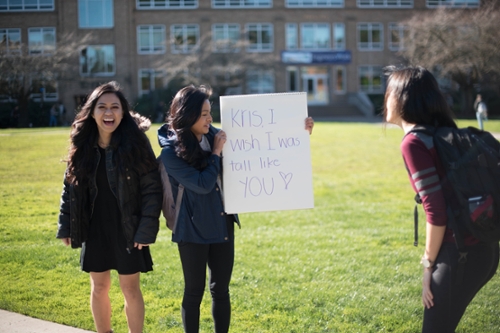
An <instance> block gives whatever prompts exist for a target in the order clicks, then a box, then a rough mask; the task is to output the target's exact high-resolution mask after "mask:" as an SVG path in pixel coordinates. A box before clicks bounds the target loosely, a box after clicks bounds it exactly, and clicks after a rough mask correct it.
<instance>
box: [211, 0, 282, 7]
mask: <svg viewBox="0 0 500 333" xmlns="http://www.w3.org/2000/svg"><path fill="white" fill-rule="evenodd" d="M250 2H253V3H254V4H252V5H249V4H248V3H250ZM272 7H273V0H212V8H213V9H234V8H239V9H245V8H251V9H255V8H272Z"/></svg>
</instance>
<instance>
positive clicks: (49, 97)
mask: <svg viewBox="0 0 500 333" xmlns="http://www.w3.org/2000/svg"><path fill="white" fill-rule="evenodd" d="M30 81H31V84H33V79H31V80H30ZM54 83H55V88H56V91H55V92H54V93H50V94H47V92H46V90H45V88H44V91H43V92H36V93H32V94H30V99H31V100H33V101H34V102H41V101H42V100H43V101H44V102H55V101H57V100H59V85H58V83H57V81H56V80H54Z"/></svg>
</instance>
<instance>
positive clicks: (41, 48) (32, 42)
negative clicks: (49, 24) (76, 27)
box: [28, 28, 56, 55]
mask: <svg viewBox="0 0 500 333" xmlns="http://www.w3.org/2000/svg"><path fill="white" fill-rule="evenodd" d="M28 45H29V51H28V52H29V54H33V55H34V54H45V55H46V54H51V53H53V52H54V51H55V50H56V28H29V29H28Z"/></svg>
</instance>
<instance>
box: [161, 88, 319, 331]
mask: <svg viewBox="0 0 500 333" xmlns="http://www.w3.org/2000/svg"><path fill="white" fill-rule="evenodd" d="M210 96H211V89H210V88H209V87H205V86H200V87H195V86H193V85H190V86H187V87H184V88H183V89H181V90H179V92H177V94H176V95H175V97H174V99H173V101H172V103H171V106H170V112H169V115H168V118H167V124H164V125H163V126H162V127H161V128H160V129H159V130H158V141H159V143H160V145H161V146H162V148H163V149H162V152H161V155H160V160H161V162H160V163H163V165H164V166H165V169H166V171H167V173H168V175H169V182H170V184H171V188H172V194H173V197H174V198H177V195H178V193H179V188H182V186H181V185H183V187H184V190H183V193H182V201H181V204H180V207H177V208H176V209H178V212H177V213H178V218H177V223H176V224H175V226H174V227H173V230H172V241H173V242H176V243H177V244H178V249H179V254H180V259H181V264H182V270H183V274H184V296H183V299H182V310H181V311H182V322H183V325H184V331H185V332H186V333H192V332H198V330H199V321H200V304H201V301H202V298H203V294H204V291H205V280H206V269H207V265H208V269H209V274H210V276H209V286H210V294H211V295H212V317H213V320H214V326H215V332H216V333H226V332H228V331H229V325H230V317H231V304H230V297H229V282H230V280H231V275H232V271H233V263H234V223H237V224H238V225H239V220H238V216H237V215H236V214H234V215H233V214H226V213H225V210H224V193H223V187H222V161H221V158H222V157H221V153H222V148H223V147H224V144H225V143H226V133H225V132H224V131H223V130H219V129H216V128H215V127H213V126H212V115H211V105H210V102H209V98H210ZM312 128H313V120H312V118H308V119H307V120H306V129H308V130H309V132H311V131H312Z"/></svg>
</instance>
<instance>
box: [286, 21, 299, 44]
mask: <svg viewBox="0 0 500 333" xmlns="http://www.w3.org/2000/svg"><path fill="white" fill-rule="evenodd" d="M285 34H286V49H287V50H296V49H298V48H299V34H298V31H297V24H295V23H287V24H286V27H285Z"/></svg>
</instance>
